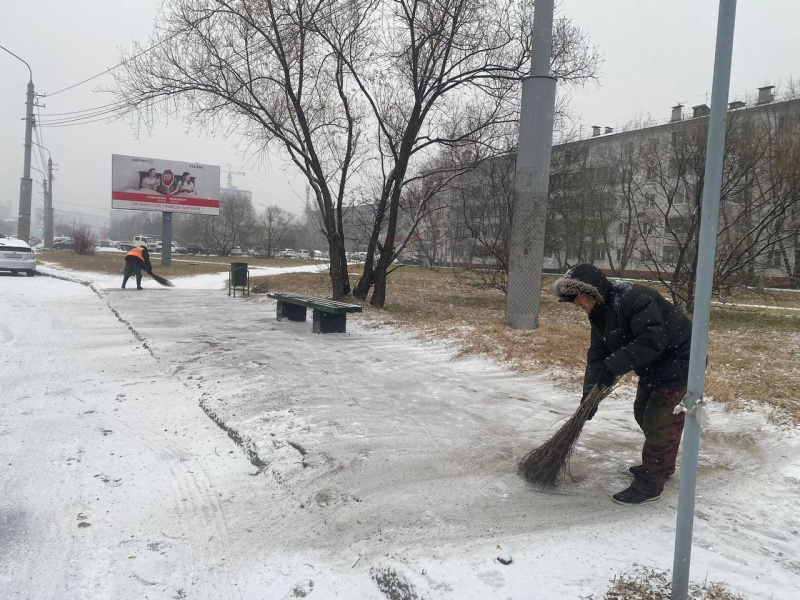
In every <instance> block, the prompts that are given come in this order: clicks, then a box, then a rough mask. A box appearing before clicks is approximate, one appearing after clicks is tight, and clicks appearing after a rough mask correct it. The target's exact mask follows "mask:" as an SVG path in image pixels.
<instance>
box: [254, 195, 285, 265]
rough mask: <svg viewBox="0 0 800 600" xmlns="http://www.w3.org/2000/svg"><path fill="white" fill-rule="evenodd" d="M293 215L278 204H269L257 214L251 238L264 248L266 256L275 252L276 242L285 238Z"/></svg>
mask: <svg viewBox="0 0 800 600" xmlns="http://www.w3.org/2000/svg"><path fill="white" fill-rule="evenodd" d="M294 221H295V215H294V213H291V212H289V211H288V210H284V209H282V208H281V207H280V206H274V205H270V206H267V207H266V208H264V211H263V212H262V213H261V214H260V215H259V216H258V220H257V225H256V227H255V228H254V231H253V238H254V239H255V241H256V242H257V244H258V245H259V246H261V247H262V248H263V249H264V253H265V255H266V256H268V257H270V256H272V255H273V254H274V253H275V250H276V249H277V248H278V244H279V243H280V242H281V241H282V240H284V239H285V236H286V233H287V230H288V229H289V227H290V226H291V225H292V224H293V223H294Z"/></svg>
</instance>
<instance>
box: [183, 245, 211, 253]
mask: <svg viewBox="0 0 800 600" xmlns="http://www.w3.org/2000/svg"><path fill="white" fill-rule="evenodd" d="M186 252H187V253H188V254H208V252H207V251H206V249H205V247H203V246H202V245H201V244H186Z"/></svg>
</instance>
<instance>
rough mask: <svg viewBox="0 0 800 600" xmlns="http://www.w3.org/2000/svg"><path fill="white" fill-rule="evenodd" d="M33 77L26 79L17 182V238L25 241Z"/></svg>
mask: <svg viewBox="0 0 800 600" xmlns="http://www.w3.org/2000/svg"><path fill="white" fill-rule="evenodd" d="M33 98H34V91H33V79H30V80H28V94H27V101H26V103H25V161H24V164H23V170H22V178H21V179H20V182H19V218H18V219H17V238H19V239H21V240H23V241H25V242H27V241H28V240H29V239H30V237H31V196H32V193H33V181H31V141H32V140H31V138H32V137H33Z"/></svg>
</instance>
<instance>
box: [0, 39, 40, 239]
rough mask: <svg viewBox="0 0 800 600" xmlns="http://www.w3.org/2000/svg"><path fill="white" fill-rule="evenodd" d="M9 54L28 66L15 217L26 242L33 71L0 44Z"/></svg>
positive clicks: (29, 224) (27, 236)
mask: <svg viewBox="0 0 800 600" xmlns="http://www.w3.org/2000/svg"><path fill="white" fill-rule="evenodd" d="M0 50H5V51H6V52H8V53H9V54H10V55H11V56H13V57H14V58H16V59H17V60H19V61H20V62H22V63H24V65H25V66H26V67H28V74H29V78H28V93H27V100H26V103H25V162H24V163H23V167H22V178H21V179H20V182H19V218H18V219H17V238H18V239H21V240H23V241H25V242H27V241H28V240H29V239H30V237H31V194H32V192H33V182H32V181H31V141H32V140H31V138H32V137H33V98H34V96H35V93H34V91H33V71H32V70H31V66H30V65H29V64H28V63H27V62H25V61H24V60H23V59H22V58H20V57H19V56H17V55H16V54H14V53H13V52H11V50H9V49H8V48H5V47H3V46H0Z"/></svg>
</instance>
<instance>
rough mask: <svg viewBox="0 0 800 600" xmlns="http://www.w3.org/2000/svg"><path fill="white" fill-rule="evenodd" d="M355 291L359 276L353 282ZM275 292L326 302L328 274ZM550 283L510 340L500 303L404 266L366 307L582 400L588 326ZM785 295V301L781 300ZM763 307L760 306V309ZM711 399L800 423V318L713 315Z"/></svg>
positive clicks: (373, 316) (442, 273) (372, 315)
mask: <svg viewBox="0 0 800 600" xmlns="http://www.w3.org/2000/svg"><path fill="white" fill-rule="evenodd" d="M351 277H352V279H353V281H354V282H355V281H356V280H357V278H358V273H351ZM263 279H268V281H269V286H270V288H271V289H274V290H279V291H292V292H298V293H305V294H311V295H317V296H330V281H329V279H328V276H327V273H316V274H306V273H298V274H286V275H279V276H273V277H268V278H254V280H255V281H259V280H263ZM553 279H554V278H552V277H548V278H546V282H545V286H544V293H543V294H542V303H541V314H540V327H539V329H537V330H535V331H516V330H511V329H508V328H506V326H505V323H504V302H505V297H504V295H503V294H502V293H501V292H499V291H495V290H479V289H475V288H472V287H469V286H468V285H466V284H465V280H464V278H463V277H456V276H455V274H454V272H453V271H452V270H450V269H423V268H418V267H407V268H406V267H404V268H402V269H399V270H398V271H396V272H395V273H393V274H392V275H391V276H390V279H389V285H388V290H387V298H388V302H387V304H386V307H385V308H383V309H375V308H373V307H371V306H369V304H368V303H365V304H364V315H365V317H366V318H367V320H368V322H369V323H371V324H372V325H373V326H375V327H380V326H382V325H393V326H397V327H400V328H404V329H411V330H413V331H414V332H415V333H416V334H417V335H418V336H420V337H421V338H423V339H446V340H450V341H455V342H456V343H457V345H458V347H459V351H458V352H459V354H460V355H476V354H481V355H486V356H489V357H491V358H494V359H496V360H499V361H503V362H506V363H508V364H510V365H511V366H512V367H513V368H515V369H518V370H520V371H523V372H525V371H542V370H549V371H551V372H553V373H554V375H555V376H556V377H558V378H559V379H560V380H561V382H562V384H563V385H565V387H567V388H568V389H570V390H572V391H574V392H575V393H577V392H578V390H579V389H580V384H581V382H582V379H583V369H584V366H585V360H586V349H587V347H588V344H589V323H588V321H587V319H586V317H585V316H584V315H583V313H582V312H580V311H579V310H578V309H576V308H575V307H574V306H572V305H571V304H563V303H559V302H557V301H556V300H555V298H553V297H552V296H551V295H550V294H549V293H548V291H549V287H550V283H551V282H552V281H553ZM787 294H791V292H787ZM759 303H760V304H763V303H764V302H763V301H761V302H759ZM709 366H710V368H709V375H708V380H707V393H708V394H709V395H711V396H714V397H715V398H716V399H718V400H720V401H723V402H727V403H728V405H729V406H730V407H731V408H739V407H742V406H744V405H746V404H747V403H748V402H750V401H752V400H757V401H761V402H765V403H767V404H770V405H772V406H775V407H777V408H779V409H781V410H782V413H781V415H779V416H786V417H788V418H790V419H791V420H793V421H794V422H800V400H798V399H800V314H798V312H797V311H784V312H780V311H764V310H742V309H731V308H715V309H714V310H713V315H712V324H711V334H710V344H709Z"/></svg>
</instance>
